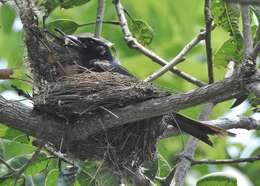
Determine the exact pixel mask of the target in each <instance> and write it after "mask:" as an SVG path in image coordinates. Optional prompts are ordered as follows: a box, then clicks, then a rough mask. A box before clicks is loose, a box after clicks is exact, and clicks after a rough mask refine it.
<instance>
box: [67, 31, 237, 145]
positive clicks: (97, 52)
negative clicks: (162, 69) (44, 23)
mask: <svg viewBox="0 0 260 186" xmlns="http://www.w3.org/2000/svg"><path fill="white" fill-rule="evenodd" d="M64 38H65V44H66V46H67V47H69V48H73V49H74V50H76V51H78V53H79V54H80V58H81V59H80V65H81V66H83V67H84V68H87V69H90V70H91V71H94V72H105V71H110V72H116V73H119V74H122V75H126V76H130V77H134V76H133V75H132V74H131V73H130V72H129V71H128V70H127V69H125V68H124V67H123V66H122V65H121V64H120V62H119V60H118V58H117V57H114V56H113V50H114V49H113V47H112V44H111V43H110V42H108V41H107V40H105V39H103V38H95V37H93V35H91V34H84V35H80V36H72V35H66V36H64ZM163 121H164V122H166V123H167V124H168V125H171V126H172V127H174V128H175V129H176V130H180V131H182V132H185V133H188V134H190V135H192V136H194V137H196V138H198V139H200V140H202V141H203V142H205V143H207V144H208V145H213V144H212V142H211V140H210V139H209V136H208V135H229V136H234V134H233V133H230V132H227V131H226V130H225V129H222V128H220V127H216V126H212V125H209V124H206V123H203V122H199V121H195V120H193V119H190V118H188V117H186V116H183V115H181V114H178V113H172V114H169V115H166V116H165V117H164V118H163Z"/></svg>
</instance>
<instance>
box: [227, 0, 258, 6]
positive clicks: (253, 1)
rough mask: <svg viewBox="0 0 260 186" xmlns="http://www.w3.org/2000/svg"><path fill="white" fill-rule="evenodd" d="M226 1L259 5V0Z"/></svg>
mask: <svg viewBox="0 0 260 186" xmlns="http://www.w3.org/2000/svg"><path fill="white" fill-rule="evenodd" d="M226 1H227V2H228V3H239V4H242V5H260V1H259V0H226Z"/></svg>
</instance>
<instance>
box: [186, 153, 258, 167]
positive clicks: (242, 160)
mask: <svg viewBox="0 0 260 186" xmlns="http://www.w3.org/2000/svg"><path fill="white" fill-rule="evenodd" d="M187 158H188V159H189V160H190V161H191V164H192V165H205V164H214V165H216V164H222V165H223V164H237V163H245V162H248V163H254V162H255V161H259V160H260V155H258V156H256V157H249V158H238V159H223V160H194V159H190V158H189V157H187Z"/></svg>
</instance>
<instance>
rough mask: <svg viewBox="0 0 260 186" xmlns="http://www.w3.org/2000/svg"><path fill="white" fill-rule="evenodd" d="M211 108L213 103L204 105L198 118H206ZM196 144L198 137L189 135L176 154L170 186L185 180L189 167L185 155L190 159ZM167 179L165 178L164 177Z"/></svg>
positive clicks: (180, 184) (175, 185)
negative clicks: (179, 151) (177, 159)
mask: <svg viewBox="0 0 260 186" xmlns="http://www.w3.org/2000/svg"><path fill="white" fill-rule="evenodd" d="M212 109H213V104H212V103H208V104H206V105H205V106H204V109H203V111H202V112H201V114H200V116H199V119H200V120H207V119H208V116H209V114H210V113H211V111H212ZM197 144H198V139H196V138H194V137H191V138H190V139H189V141H188V142H187V144H186V145H185V148H184V150H183V151H182V152H181V154H180V155H178V158H180V161H178V163H177V165H176V167H175V174H174V177H173V179H172V180H171V182H170V184H169V185H171V186H182V185H184V182H185V176H186V174H187V171H188V170H189V169H190V167H191V161H190V160H189V159H187V158H185V157H189V158H190V159H192V158H193V156H194V153H195V151H196V148H197ZM166 180H167V178H166Z"/></svg>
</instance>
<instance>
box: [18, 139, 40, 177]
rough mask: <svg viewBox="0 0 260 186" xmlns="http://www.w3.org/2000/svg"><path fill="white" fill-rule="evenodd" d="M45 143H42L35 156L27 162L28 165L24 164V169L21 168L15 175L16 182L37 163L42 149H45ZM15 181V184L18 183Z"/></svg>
mask: <svg viewBox="0 0 260 186" xmlns="http://www.w3.org/2000/svg"><path fill="white" fill-rule="evenodd" d="M44 145H45V144H44V143H42V144H41V145H40V146H39V147H38V148H37V149H36V151H35V152H34V154H33V155H32V157H31V158H30V159H29V160H28V161H27V162H26V164H24V165H23V166H22V168H20V169H19V170H18V171H16V172H15V173H14V176H15V178H16V181H17V180H18V179H19V178H20V176H21V175H22V174H23V172H24V171H25V170H26V169H27V168H28V167H29V166H30V165H31V164H32V163H33V162H34V161H35V159H36V158H37V157H38V156H39V154H40V152H41V150H42V148H43V147H44ZM16 181H15V182H16Z"/></svg>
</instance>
